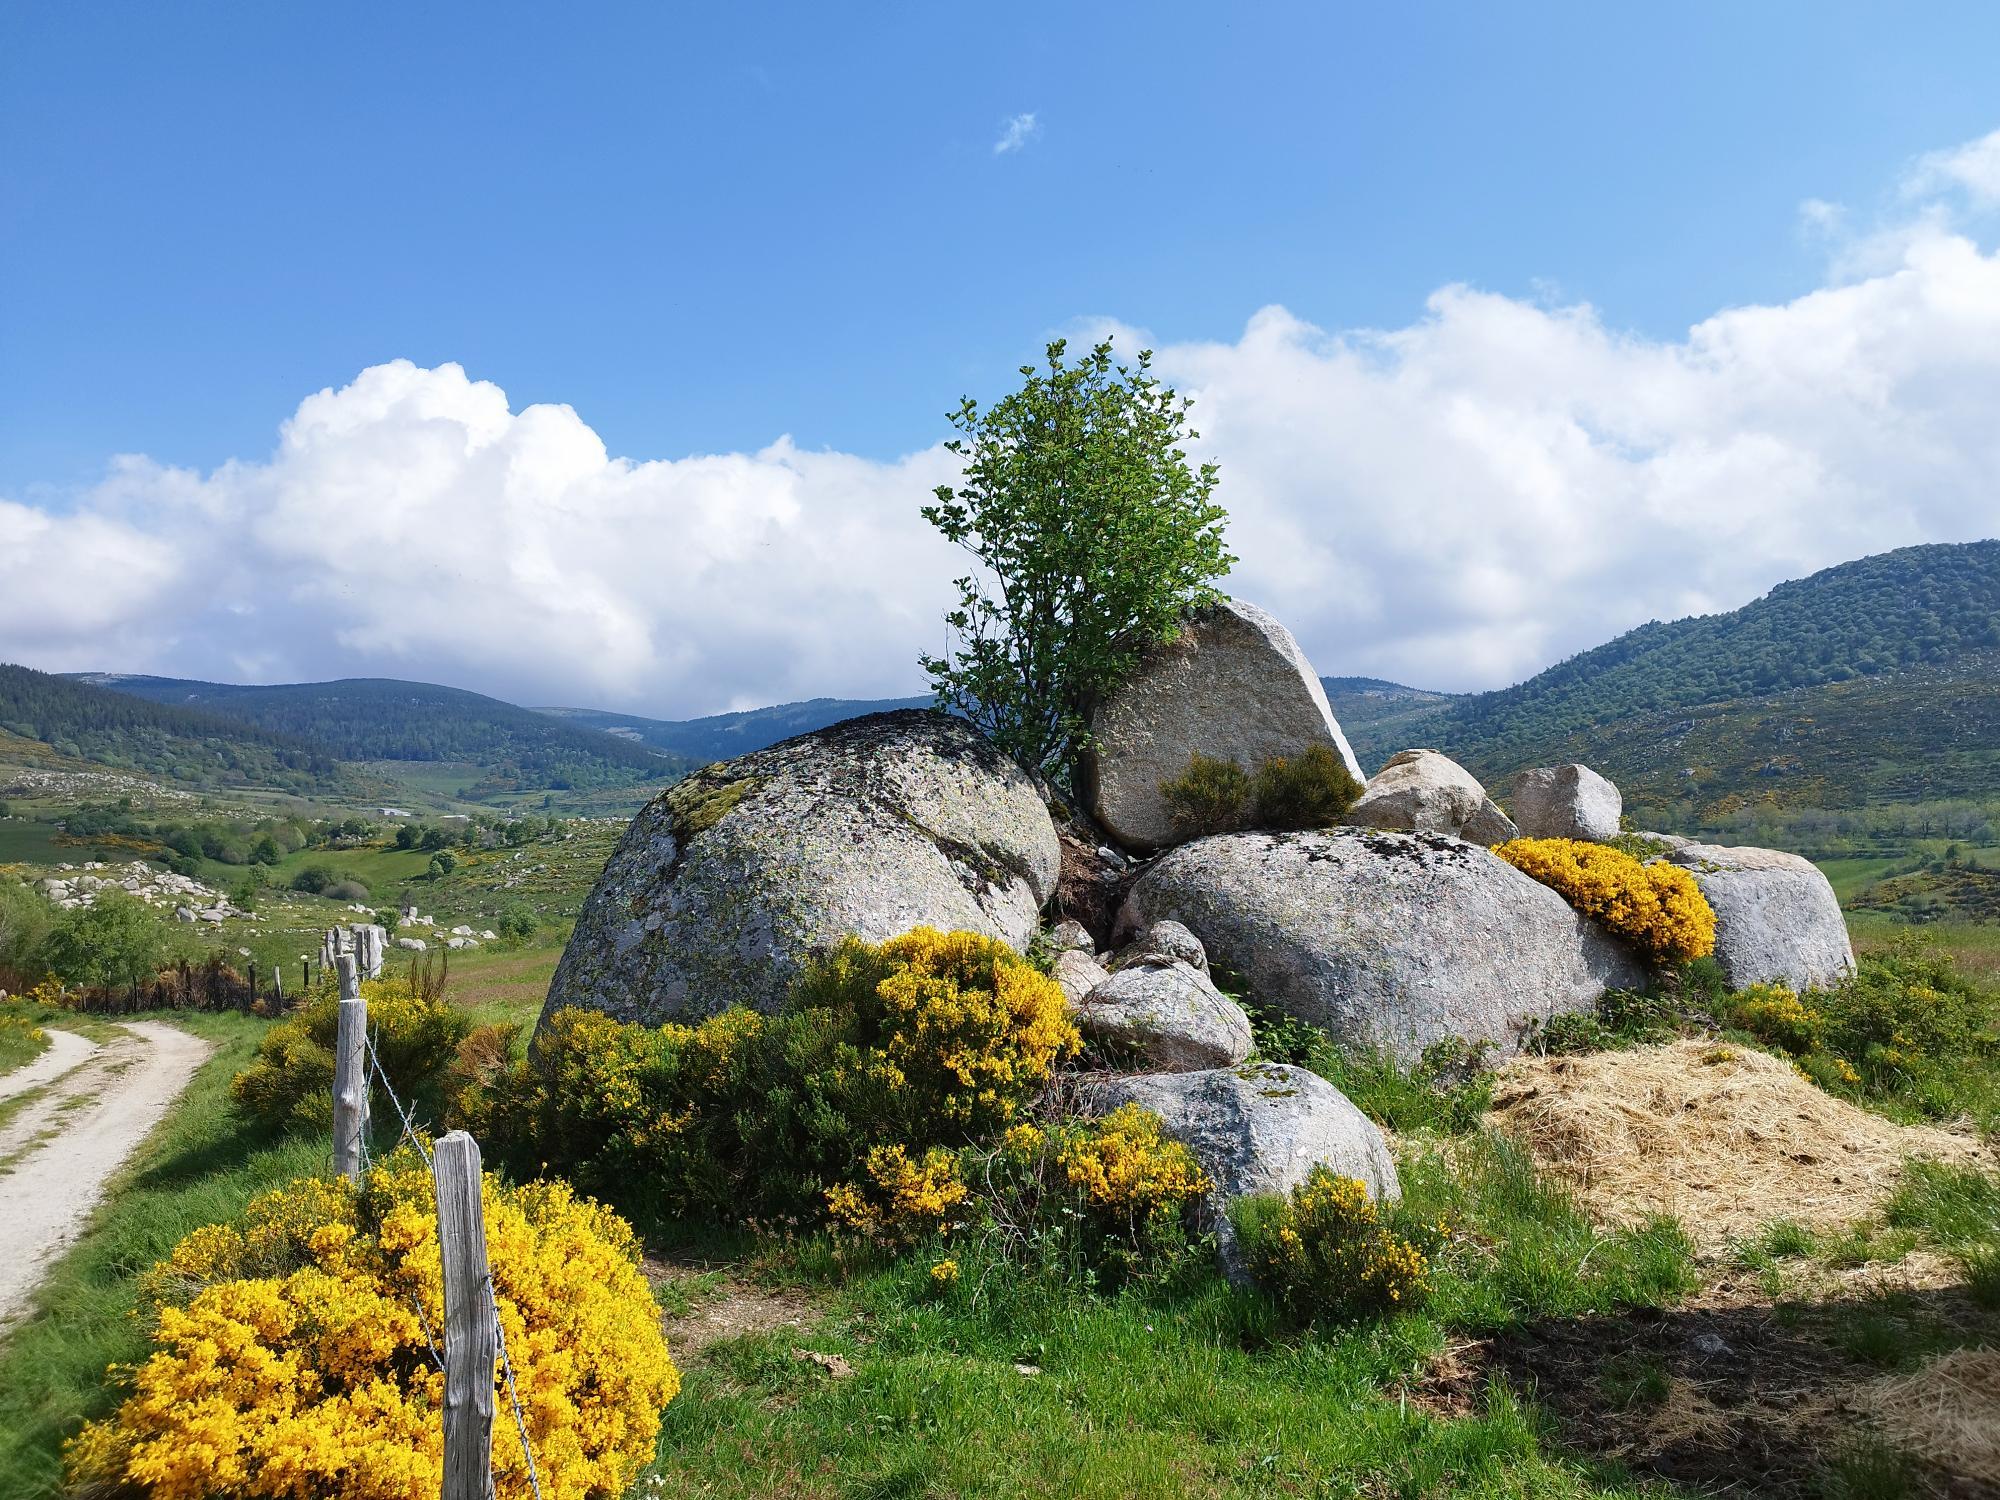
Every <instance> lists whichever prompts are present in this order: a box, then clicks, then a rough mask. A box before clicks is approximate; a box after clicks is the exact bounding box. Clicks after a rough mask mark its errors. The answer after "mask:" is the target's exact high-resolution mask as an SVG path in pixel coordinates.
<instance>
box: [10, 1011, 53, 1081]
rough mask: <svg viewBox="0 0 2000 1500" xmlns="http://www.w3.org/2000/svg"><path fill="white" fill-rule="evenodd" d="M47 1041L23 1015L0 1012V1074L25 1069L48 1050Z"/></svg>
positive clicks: (20, 1013)
mask: <svg viewBox="0 0 2000 1500" xmlns="http://www.w3.org/2000/svg"><path fill="white" fill-rule="evenodd" d="M48 1045H49V1039H48V1037H46V1036H44V1035H43V1034H42V1032H41V1030H40V1028H39V1027H38V1026H36V1025H35V1023H34V1022H33V1021H31V1020H29V1019H28V1017H27V1016H26V1015H25V1013H23V1012H21V1011H19V1010H15V1009H12V1008H9V1009H6V1010H0V1074H7V1073H11V1072H13V1071H14V1070H15V1069H16V1068H20V1067H26V1066H27V1065H28V1064H29V1063H31V1062H33V1061H34V1060H35V1059H36V1058H38V1057H40V1056H41V1055H42V1053H43V1052H45V1051H47V1050H48Z"/></svg>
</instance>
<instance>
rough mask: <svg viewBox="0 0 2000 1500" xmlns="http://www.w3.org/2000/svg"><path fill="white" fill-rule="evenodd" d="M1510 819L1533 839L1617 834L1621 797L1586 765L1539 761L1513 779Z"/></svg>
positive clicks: (1603, 837)
mask: <svg viewBox="0 0 2000 1500" xmlns="http://www.w3.org/2000/svg"><path fill="white" fill-rule="evenodd" d="M1513 802H1514V822H1515V823H1516V824H1517V825H1518V826H1519V827H1520V830H1521V834H1522V836H1523V837H1525V838H1531V839H1591V840H1594V841H1595V842H1597V843H1603V842H1605V841H1606V840H1608V839H1615V838H1617V837H1618V824H1619V822H1620V820H1621V819H1622V817H1623V815H1624V812H1625V799H1624V798H1623V797H1622V796H1620V795H1619V793H1618V788H1617V787H1615V786H1613V785H1612V784H1611V783H1610V782H1609V781H1607V780H1606V779H1605V778H1604V777H1602V776H1600V775H1598V774H1597V773H1596V772H1595V771H1593V770H1591V769H1590V767H1589V766H1583V765H1577V764H1575V763H1574V762H1572V763H1571V764H1569V765H1566V766H1537V767H1536V768H1535V769H1534V770H1532V771H1523V772H1522V773H1521V774H1520V775H1518V776H1516V777H1515V778H1514V793H1513Z"/></svg>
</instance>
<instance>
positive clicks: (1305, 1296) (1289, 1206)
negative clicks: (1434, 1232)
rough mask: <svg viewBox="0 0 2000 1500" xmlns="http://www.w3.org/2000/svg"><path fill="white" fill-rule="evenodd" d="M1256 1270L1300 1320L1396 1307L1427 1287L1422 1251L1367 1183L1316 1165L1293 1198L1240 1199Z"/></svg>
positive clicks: (1241, 1225)
mask: <svg viewBox="0 0 2000 1500" xmlns="http://www.w3.org/2000/svg"><path fill="white" fill-rule="evenodd" d="M1235 1218H1236V1223H1237V1227H1238V1230H1239V1232H1240V1233H1241V1235H1242V1241H1243V1249H1244V1256H1245V1259H1246V1260H1247V1262H1248V1264H1249V1267H1250V1271H1251V1274H1252V1275H1254V1276H1255V1277H1256V1278H1257V1281H1258V1283H1259V1284H1260V1285H1262V1286H1263V1287H1264V1288H1265V1290H1267V1291H1269V1292H1270V1293H1271V1295H1272V1296H1274V1297H1276V1298H1277V1299H1278V1300H1279V1301H1280V1302H1281V1303H1283V1304H1284V1305H1285V1307H1286V1309H1287V1310H1288V1311H1289V1312H1291V1313H1292V1314H1293V1315H1294V1316H1295V1317H1297V1318H1299V1319H1300V1320H1301V1321H1303V1322H1308V1323H1310V1322H1315V1321H1320V1320H1341V1319H1347V1318H1353V1317H1358V1316H1363V1315H1366V1314H1370V1313H1379V1312H1391V1311H1397V1310H1400V1309H1402V1308H1406V1307H1413V1306H1415V1305H1417V1304H1418V1303H1420V1302H1421V1301H1422V1300H1423V1299H1424V1297H1425V1296H1426V1295H1427V1293H1428V1292H1429V1290H1430V1264H1429V1262H1428V1261H1427V1260H1426V1258H1425V1256H1424V1253H1423V1251H1421V1250H1419V1249H1418V1248H1417V1247H1416V1246H1415V1245H1414V1244H1412V1243H1411V1242H1410V1241H1409V1240H1407V1239H1405V1238H1404V1237H1403V1236H1401V1235H1399V1234H1397V1233H1396V1232H1395V1230H1394V1229H1393V1228H1391V1227H1390V1226H1389V1225H1388V1224H1387V1223H1385V1222H1384V1221H1383V1218H1382V1214H1381V1211H1380V1210H1379V1209H1378V1208H1377V1206H1376V1204H1375V1202H1374V1200H1373V1199H1371V1198H1370V1197H1369V1196H1368V1189H1367V1187H1366V1186H1365V1185H1364V1184H1363V1183H1361V1182H1360V1181H1359V1180H1358V1179H1356V1178H1353V1177H1342V1176H1340V1175H1338V1174H1337V1173H1334V1172H1331V1171H1329V1170H1328V1169H1327V1168H1326V1167H1324V1166H1317V1167H1314V1168H1313V1169H1312V1171H1311V1173H1310V1174H1308V1176H1307V1177H1306V1180H1305V1181H1304V1182H1302V1183H1300V1184H1299V1185H1298V1186H1297V1187H1295V1188H1293V1189H1292V1191H1291V1194H1290V1196H1289V1197H1284V1198H1279V1197H1275V1196H1272V1197H1264V1198H1252V1199H1244V1200H1241V1201H1240V1202H1239V1203H1238V1204H1237V1206H1236V1212H1235Z"/></svg>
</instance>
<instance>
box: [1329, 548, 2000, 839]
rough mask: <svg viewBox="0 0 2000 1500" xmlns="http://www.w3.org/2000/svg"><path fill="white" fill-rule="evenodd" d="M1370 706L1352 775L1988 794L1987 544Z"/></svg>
mask: <svg viewBox="0 0 2000 1500" xmlns="http://www.w3.org/2000/svg"><path fill="white" fill-rule="evenodd" d="M1336 681H1339V680H1338V679H1336ZM1330 686H1331V684H1330ZM1389 686H1390V687H1393V686H1394V685H1389ZM1398 691H1399V692H1402V693H1410V692H1411V691H1413V690H1408V689H1399V690H1398ZM1338 696H1339V697H1340V700H1341V702H1342V703H1347V702H1350V701H1351V695H1349V694H1346V693H1341V694H1339V695H1338ZM1420 696H1421V695H1420ZM1383 701H1384V705H1385V711H1384V712H1383V713H1380V714H1378V715H1377V717H1376V719H1375V720H1374V721H1372V722H1371V721H1369V720H1368V719H1367V718H1366V717H1365V716H1357V723H1358V724H1359V727H1360V730H1361V732H1360V733H1359V734H1358V735H1356V736H1355V737H1356V738H1357V739H1358V740H1361V741H1364V742H1366V743H1367V744H1368V747H1369V751H1370V754H1363V755H1362V756H1361V758H1362V759H1363V761H1364V763H1367V768H1368V769H1373V766H1374V765H1377V764H1379V763H1380V761H1381V759H1382V758H1383V756H1385V755H1387V754H1388V753H1390V752H1392V751H1394V750H1396V749H1399V748H1402V747H1403V746H1406V745H1417V744H1426V745H1432V746H1435V747H1436V748H1438V749H1440V750H1443V751H1444V752H1445V753H1447V754H1449V755H1451V756H1453V757H1454V758H1455V759H1457V760H1460V761H1462V762H1463V763H1464V764H1465V765H1466V767H1467V768H1468V769H1470V770H1471V771H1472V772H1473V773H1474V774H1475V775H1477V776H1479V777H1480V778H1481V779H1483V780H1485V781H1487V782H1489V783H1490V784H1493V785H1496V786H1504V784H1505V782H1506V780H1507V779H1508V778H1509V777H1510V776H1511V775H1512V774H1513V773H1514V772H1515V771H1517V770H1519V769H1521V768H1522V767H1524V766H1529V765H1541V764H1548V763H1550V762H1553V761H1561V760H1582V761H1587V762H1589V763H1590V764H1591V765H1594V766H1597V767H1598V768H1599V769H1601V770H1603V771H1604V772H1605V773H1606V774H1608V775H1610V776H1611V777H1612V778H1613V779H1614V780H1616V781H1617V782H1618V783H1619V785H1620V786H1621V788H1623V789H1624V791H1625V795H1626V801H1627V804H1628V805H1629V806H1631V807H1633V808H1634V810H1635V812H1637V813H1638V814H1640V815H1642V816H1644V815H1651V816H1655V817H1660V818H1668V817H1671V818H1674V819H1676V820H1677V821H1679V822H1681V823H1695V824H1699V823H1701V822H1705V821H1708V820H1712V819H1713V818H1715V817H1718V816H1721V815H1724V814H1727V813H1729V812H1731V811H1733V810H1734V809H1736V808H1739V807H1742V806H1744V805H1745V804H1747V803H1750V802H1765V803H1769V804H1771V805H1774V806H1778V807H1825V808H1855V807H1864V806H1868V805H1871V804H1875V803H1880V802H1907V801H1929V800H1943V799H1952V798H1993V797H1994V796H1996V795H1997V794H2000V541H1985V542H1971V543H1965V544H1960V545H1952V546H1945V545H1939V546H1924V547H1906V548H1903V549H1901V550H1899V551H1895V552H1886V553H1881V554H1879V555H1877V556H1874V557H1865V558H1862V559H1860V560H1859V561H1856V562H1851V563H1843V564H1841V565H1840V566H1838V567H1833V568H1828V569H1825V570H1824V571H1822V572H1819V573H1815V574H1813V575H1812V576H1810V577H1808V578H1802V579H1799V580H1797V581H1795V582H1791V583H1785V584H1780V585H1779V586H1778V587H1777V588H1775V589H1773V590H1772V591H1771V592H1770V593H1769V594H1767V595H1765V596H1764V597H1763V598H1761V599H1758V600H1755V601H1753V602H1751V603H1750V604H1747V605H1745V606H1744V607H1743V608H1741V609H1737V610H1731V611H1729V612H1727V613H1724V614H1716V615H1702V616H1697V617H1694V618H1690V619H1686V620H1677V621H1674V622H1671V623H1667V624H1662V623H1659V622H1654V623H1652V624H1647V625H1642V626H1640V627H1639V628H1638V629H1636V630H1631V631H1628V632H1626V633H1625V634H1624V635H1621V636H1619V637H1618V638H1617V639H1616V640H1613V641H1610V642H1609V643H1607V644H1605V645H1603V646H1599V647H1597V648H1596V649H1595V650H1592V651H1586V652H1584V653H1582V654H1581V655H1579V656H1574V657H1571V658H1570V659H1569V660H1568V661H1564V662H1560V663H1558V664H1557V665H1555V666H1553V667H1550V668H1549V669H1548V670H1547V671H1545V672H1541V673H1538V674H1536V675H1535V676H1533V677H1531V678H1529V679H1528V680H1527V681H1525V682H1523V683H1520V684H1518V685H1517V686H1514V687H1511V688H1506V689H1503V690H1501V691H1498V692H1491V693H1478V694H1472V695H1468V696H1464V697H1454V698H1438V699H1437V700H1436V701H1434V702H1431V703H1428V704H1424V703H1417V702H1414V700H1411V699H1405V698H1397V697H1395V696H1393V695H1388V696H1385V698H1384V700H1383ZM1398 703H1404V704H1408V705H1410V706H1409V707H1407V708H1404V709H1396V708H1394V705H1395V704H1398ZM1336 712H1340V707H1339V705H1336ZM1345 723H1346V720H1345V719H1343V724H1345ZM1392 741H1394V742H1395V743H1391V742H1392ZM1356 751H1357V754H1361V749H1360V745H1359V744H1357V747H1356Z"/></svg>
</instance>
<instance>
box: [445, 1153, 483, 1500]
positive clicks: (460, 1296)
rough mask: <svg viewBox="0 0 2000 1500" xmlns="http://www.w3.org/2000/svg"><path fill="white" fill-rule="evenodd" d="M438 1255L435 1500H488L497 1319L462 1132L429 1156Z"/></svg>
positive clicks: (475, 1178) (475, 1179)
mask: <svg viewBox="0 0 2000 1500" xmlns="http://www.w3.org/2000/svg"><path fill="white" fill-rule="evenodd" d="M431 1178H432V1180H433V1182H435V1184H436V1185H437V1216H438V1253H439V1255H440V1256H441V1257H442V1259H443V1261H444V1486H443V1490H442V1500H493V1356H494V1353H495V1351H496V1350H497V1349H498V1347H499V1333H500V1330H499V1321H498V1319H497V1318H496V1317H495V1315H494V1307H493V1295H492V1293H491V1291H489V1290H488V1287H487V1278H488V1277H489V1276H490V1275H491V1272H490V1271H489V1270H488V1269H487V1265H486V1214H485V1209H484V1207H483V1206H482V1205H481V1203H480V1199H479V1142H477V1141H475V1140H474V1139H473V1138H472V1137H471V1136H469V1135H467V1134H466V1133H465V1132H464V1131H463V1130H454V1131H452V1132H451V1133H450V1134H448V1135H445V1136H443V1137H441V1138H440V1139H439V1141H438V1143H437V1145H436V1147H435V1148H434V1149H433V1150H432V1152H431Z"/></svg>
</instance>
